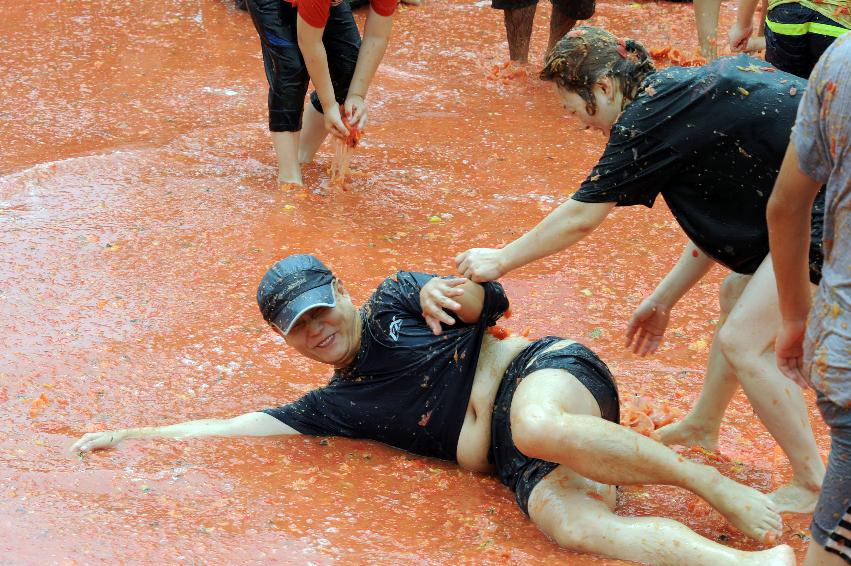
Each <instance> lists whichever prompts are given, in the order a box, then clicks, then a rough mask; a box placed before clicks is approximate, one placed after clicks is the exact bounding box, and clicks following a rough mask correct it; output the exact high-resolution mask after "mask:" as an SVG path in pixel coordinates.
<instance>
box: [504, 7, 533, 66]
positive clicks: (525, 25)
mask: <svg viewBox="0 0 851 566" xmlns="http://www.w3.org/2000/svg"><path fill="white" fill-rule="evenodd" d="M536 8H537V4H532V5H531V6H526V7H525V8H517V9H515V10H510V9H509V10H503V12H505V13H504V14H503V17H504V18H505V33H506V35H507V36H508V54H509V57H510V58H511V60H512V61H514V62H515V63H526V62H527V61H528V60H529V40H530V39H531V38H532V23H533V22H534V21H535V9H536Z"/></svg>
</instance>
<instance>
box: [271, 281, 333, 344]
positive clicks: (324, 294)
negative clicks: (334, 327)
mask: <svg viewBox="0 0 851 566" xmlns="http://www.w3.org/2000/svg"><path fill="white" fill-rule="evenodd" d="M335 306H337V300H336V299H335V298H334V287H333V285H332V284H331V283H329V284H327V285H323V286H321V287H316V288H315V289H311V290H309V291H305V292H304V293H302V294H301V295H299V296H298V297H296V298H295V299H293V300H291V301H290V302H289V304H287V306H286V307H284V308H283V309H281V312H280V313H278V316H277V317H275V320H273V321H271V322H272V324H274V325H275V326H277V327H278V328H280V329H281V332H283V333H284V335H287V334H289V333H290V330H291V329H292V327H293V325H294V324H295V323H296V322H298V319H299V318H301V316H302V315H303V314H304V313H306V312H307V311H309V310H310V309H315V308H317V307H332V308H333V307H335Z"/></svg>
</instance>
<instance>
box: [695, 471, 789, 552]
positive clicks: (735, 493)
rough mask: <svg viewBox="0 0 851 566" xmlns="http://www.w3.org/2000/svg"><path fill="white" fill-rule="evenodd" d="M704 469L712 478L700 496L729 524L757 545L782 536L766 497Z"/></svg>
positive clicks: (776, 513)
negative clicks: (757, 542)
mask: <svg viewBox="0 0 851 566" xmlns="http://www.w3.org/2000/svg"><path fill="white" fill-rule="evenodd" d="M707 468H708V469H707V470H706V473H708V474H711V475H712V476H714V478H713V479H712V480H710V481H709V482H707V483H708V485H707V489H706V490H705V492H701V493H699V495H701V496H702V497H704V498H705V499H706V500H707V501H708V502H709V504H710V505H712V506H713V507H714V508H715V509H717V510H718V511H719V512H720V513H721V514H722V515H724V517H725V518H726V519H727V520H728V521H730V522H731V523H732V524H733V525H735V526H736V528H738V529H739V530H740V531H742V532H743V533H745V534H746V535H748V536H749V537H751V538H752V539H754V540H757V541H759V542H770V541H771V540H772V538H773V537H779V536H780V535H781V534H782V528H783V519H782V518H781V517H780V513H779V512H778V511H777V508H776V506H775V504H774V502H773V501H772V500H771V498H770V497H769V496H767V495H766V494H764V493H760V492H759V491H757V490H755V489H753V488H752V487H748V486H746V485H742V484H740V483H736V482H734V481H733V480H731V479H730V478H727V477H724V476H722V475H721V474H720V473H719V472H718V470H716V469H715V468H709V467H708V466H707Z"/></svg>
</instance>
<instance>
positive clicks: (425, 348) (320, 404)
mask: <svg viewBox="0 0 851 566" xmlns="http://www.w3.org/2000/svg"><path fill="white" fill-rule="evenodd" d="M432 277H434V276H433V275H426V274H423V273H411V272H403V271H400V272H399V273H397V274H396V277H395V278H388V279H386V280H385V281H384V282H383V283H382V284H381V285H380V286H379V287H378V289H377V290H376V291H375V293H373V295H372V297H370V299H369V300H368V301H367V302H366V304H365V305H364V306H363V307H362V308H361V312H360V314H361V320H362V322H363V330H362V336H361V346H360V350H359V351H358V354H357V356H356V357H355V360H354V361H353V362H352V364H351V365H350V366H348V367H346V368H343V369H340V370H337V371H335V372H334V376H333V378H332V379H331V382H330V383H329V384H328V385H327V386H325V387H322V388H320V389H316V390H313V391H311V392H310V393H308V394H307V395H305V396H304V397H302V398H301V399H298V400H297V401H295V402H293V403H288V404H286V405H283V406H282V407H278V408H275V409H266V410H265V411H264V412H265V413H268V414H269V415H272V416H273V417H276V418H277V419H279V420H281V421H282V422H284V423H285V424H287V425H289V426H291V427H292V428H294V429H295V430H297V431H298V432H300V433H303V434H311V435H316V436H347V437H353V438H369V439H372V440H377V441H379V442H384V443H386V444H389V445H391V446H395V447H397V448H401V449H403V450H408V451H410V452H414V453H416V454H422V455H424V456H434V457H437V458H442V459H445V460H453V461H454V460H455V459H456V449H457V446H458V436H459V435H460V434H461V427H462V425H463V424H464V416H465V415H466V412H467V403H468V401H469V399H470V391H471V389H472V387H473V378H474V376H475V372H476V363H477V362H478V359H479V350H480V348H481V345H482V338H483V337H484V333H485V331H486V329H487V327H488V326H493V325H494V324H495V323H496V321H497V320H498V319H499V318H500V317H501V316H502V314H503V313H504V312H505V311H506V310H507V309H508V298H507V297H506V296H505V292H504V291H503V289H502V286H501V285H500V284H499V283H486V284H484V285H483V287H484V290H485V298H484V306H483V307H482V314H481V317H480V318H479V320H478V321H477V322H475V323H472V324H466V323H464V322H462V321H461V320H458V319H456V321H455V324H454V325H451V326H447V325H443V333H442V334H441V335H440V336H435V335H434V334H433V333H432V331H431V329H430V328H429V327H428V325H426V323H425V320H424V319H423V316H422V309H421V308H420V289H421V288H422V287H423V285H425V284H426V282H428V281H429V280H430V279H431V278H432Z"/></svg>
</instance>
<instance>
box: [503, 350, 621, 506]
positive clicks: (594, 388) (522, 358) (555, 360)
mask: <svg viewBox="0 0 851 566" xmlns="http://www.w3.org/2000/svg"><path fill="white" fill-rule="evenodd" d="M561 340H563V338H558V337H555V336H547V337H545V338H541V339H540V340H537V341H535V342H532V343H531V344H529V345H528V346H526V348H525V349H524V350H523V351H522V352H520V354H518V356H517V357H516V358H514V360H513V361H512V362H511V364H510V365H509V366H508V369H506V370H505V375H503V376H502V382H501V383H500V385H499V391H497V394H496V400H495V401H494V406H493V420H492V422H491V449H490V452H489V453H488V459H489V460H490V462H491V463H493V464H494V465H495V466H496V471H497V474H498V475H499V479H500V481H502V483H503V484H505V485H507V486H508V487H509V488H511V490H512V491H513V492H514V493H515V497H516V499H517V504H518V505H519V506H520V509H522V510H523V512H524V513H526V515H528V514H529V507H528V506H529V495H530V494H531V493H532V489H534V487H535V486H536V485H537V484H538V482H539V481H541V480H542V479H544V476H546V475H547V474H548V473H550V472H551V471H553V470H554V469H555V468H556V467H557V466H558V464H556V463H553V462H547V461H544V460H538V459H537V458H529V457H528V456H525V455H524V454H522V453H521V452H520V451H519V450H517V447H516V446H514V441H513V440H512V438H511V400H512V398H513V397H514V392H515V391H516V390H517V386H518V385H520V382H521V381H523V379H524V378H525V377H526V376H527V375H529V374H531V373H533V372H536V371H538V370H541V369H550V368H551V369H563V370H565V371H568V372H569V373H570V374H571V375H573V376H574V377H576V379H578V380H579V381H580V382H581V383H582V385H584V386H585V387H587V388H588V391H590V392H591V394H592V395H593V396H594V399H596V400H597V404H598V405H599V406H600V414H601V415H602V417H603V418H604V419H606V420H607V421H611V422H613V423H620V405H619V402H618V387H617V384H616V383H615V379H614V377H612V373H611V372H610V371H609V368H608V367H607V366H606V364H605V363H603V361H602V360H601V359H600V358H598V357H597V355H596V354H595V353H594V352H592V351H591V350H589V349H588V348H586V347H585V346H583V345H582V344H578V343H573V344H570V345H569V346H566V347H564V348H560V349H557V350H553V351H551V352H544V350H546V349H547V348H549V347H550V346H552V345H553V344H555V343H557V342H559V341H561Z"/></svg>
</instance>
